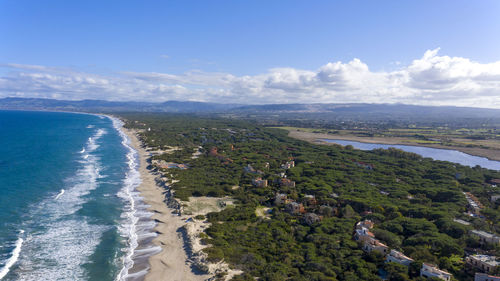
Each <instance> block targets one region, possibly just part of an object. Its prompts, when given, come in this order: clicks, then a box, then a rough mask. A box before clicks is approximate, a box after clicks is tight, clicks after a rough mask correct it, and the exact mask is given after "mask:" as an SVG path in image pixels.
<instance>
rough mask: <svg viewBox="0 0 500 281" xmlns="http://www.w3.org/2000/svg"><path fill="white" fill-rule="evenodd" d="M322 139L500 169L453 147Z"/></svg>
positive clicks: (494, 164)
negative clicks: (393, 149)
mask: <svg viewBox="0 0 500 281" xmlns="http://www.w3.org/2000/svg"><path fill="white" fill-rule="evenodd" d="M322 141H326V142H330V143H336V144H340V145H344V146H345V145H352V146H353V147H354V148H356V149H360V150H372V149H376V148H383V149H387V148H389V147H394V148H397V149H401V150H404V151H407V152H413V153H416V154H419V155H422V156H423V157H429V158H432V159H434V160H441V161H449V162H453V163H458V164H461V165H464V166H470V167H474V166H476V165H479V166H481V167H483V168H487V169H491V170H500V162H499V161H494V160H489V159H488V158H485V157H479V156H474V155H469V154H467V153H463V152H461V151H457V150H452V149H439V148H430V147H423V146H413V145H393V144H378V143H365V142H357V141H347V140H335V139H322Z"/></svg>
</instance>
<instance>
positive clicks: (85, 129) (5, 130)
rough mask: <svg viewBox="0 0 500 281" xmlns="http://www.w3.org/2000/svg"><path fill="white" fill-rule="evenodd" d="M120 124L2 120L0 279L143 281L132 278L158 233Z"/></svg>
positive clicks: (7, 114)
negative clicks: (145, 244) (144, 246)
mask: <svg viewBox="0 0 500 281" xmlns="http://www.w3.org/2000/svg"><path fill="white" fill-rule="evenodd" d="M120 123H121V122H120V121H118V120H112V119H110V118H107V117H103V116H97V115H86V114H73V113H55V112H21V111H0V279H1V280H133V279H136V280H137V279H141V276H142V274H143V272H138V273H136V274H135V275H134V274H132V275H133V276H132V277H135V278H131V274H129V269H130V268H132V265H133V262H134V258H135V257H136V256H137V255H138V254H137V249H138V248H137V246H138V244H139V248H140V247H141V246H140V243H141V236H147V237H150V236H151V229H152V228H153V227H154V224H153V222H151V221H150V220H149V219H148V217H149V216H150V215H151V214H150V213H148V212H147V211H146V207H147V206H146V205H144V204H143V203H142V201H141V198H140V197H139V195H138V193H137V192H136V191H135V187H137V185H138V184H139V183H140V176H139V173H138V171H137V165H138V164H137V163H138V161H137V155H136V152H135V151H134V150H132V149H131V148H130V147H129V146H128V144H127V139H126V137H125V136H124V135H123V134H121V133H120V132H119V130H118V128H119V127H120V126H121V124H120ZM146 252H147V251H146ZM142 269H143V271H145V270H147V268H146V266H143V267H142Z"/></svg>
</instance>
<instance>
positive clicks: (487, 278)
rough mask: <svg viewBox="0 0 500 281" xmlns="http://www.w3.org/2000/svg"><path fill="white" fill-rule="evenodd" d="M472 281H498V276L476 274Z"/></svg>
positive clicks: (499, 279) (499, 278)
mask: <svg viewBox="0 0 500 281" xmlns="http://www.w3.org/2000/svg"><path fill="white" fill-rule="evenodd" d="M474 281H500V276H493V275H488V274H485V273H479V272H476V275H475V276H474Z"/></svg>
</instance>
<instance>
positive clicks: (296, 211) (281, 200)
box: [274, 193, 333, 225]
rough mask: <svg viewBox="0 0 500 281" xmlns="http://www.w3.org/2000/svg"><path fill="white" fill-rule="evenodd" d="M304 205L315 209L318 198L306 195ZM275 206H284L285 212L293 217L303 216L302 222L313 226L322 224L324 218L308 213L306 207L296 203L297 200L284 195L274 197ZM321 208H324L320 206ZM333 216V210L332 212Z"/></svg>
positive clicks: (278, 194) (279, 194)
mask: <svg viewBox="0 0 500 281" xmlns="http://www.w3.org/2000/svg"><path fill="white" fill-rule="evenodd" d="M303 200H304V203H305V204H306V205H307V206H311V207H315V206H316V205H317V202H316V198H315V197H314V196H313V195H306V196H304V198H303ZM274 205H275V206H284V210H285V212H287V213H289V214H291V215H301V220H302V222H304V223H305V224H307V225H313V224H315V223H317V222H320V221H321V220H322V219H323V216H320V215H317V214H315V213H312V212H307V210H306V207H305V206H304V204H302V203H298V202H295V200H293V199H290V198H288V195H286V194H284V193H277V194H276V196H275V197H274ZM321 207H324V206H320V209H321ZM330 213H332V214H333V208H332V211H331V212H330Z"/></svg>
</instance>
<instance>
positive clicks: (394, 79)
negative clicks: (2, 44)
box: [0, 49, 500, 108]
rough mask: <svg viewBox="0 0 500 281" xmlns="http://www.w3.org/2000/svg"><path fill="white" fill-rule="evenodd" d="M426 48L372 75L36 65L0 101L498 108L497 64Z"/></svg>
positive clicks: (14, 74) (5, 83)
mask: <svg viewBox="0 0 500 281" xmlns="http://www.w3.org/2000/svg"><path fill="white" fill-rule="evenodd" d="M438 52H439V49H435V50H429V51H427V52H425V54H424V55H423V56H422V57H421V58H419V59H416V60H413V61H412V62H411V63H410V64H409V65H407V66H402V65H400V66H399V69H398V70H395V71H389V72H387V71H378V72H377V71H371V70H370V69H369V67H368V65H366V64H365V63H363V62H362V61H361V60H359V59H353V60H351V61H350V62H347V63H343V62H340V61H338V62H330V63H327V64H325V65H323V66H321V67H319V68H318V69H317V70H301V69H295V68H273V69H270V70H269V71H268V72H266V73H262V74H259V75H253V76H235V75H232V74H229V73H218V72H202V71H190V72H186V73H183V74H180V75H177V74H169V73H154V72H151V73H144V72H141V73H137V72H120V73H116V74H114V75H97V74H92V73H84V72H78V71H75V70H69V69H60V68H54V67H45V66H37V65H19V64H4V65H0V67H2V68H6V69H8V70H10V72H8V74H6V75H4V76H3V77H0V97H2V96H3V97H5V96H23V97H30V96H33V97H47V98H53V97H57V98H61V99H107V100H137V101H166V100H197V101H211V102H222V103H250V104H264V103H315V102H321V103H326V102H328V103H343V102H368V103H396V102H399V103H408V104H425V105H459V106H477V107H494V108H500V61H498V62H492V63H479V62H474V61H471V60H470V59H467V58H461V57H449V56H440V55H438Z"/></svg>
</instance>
